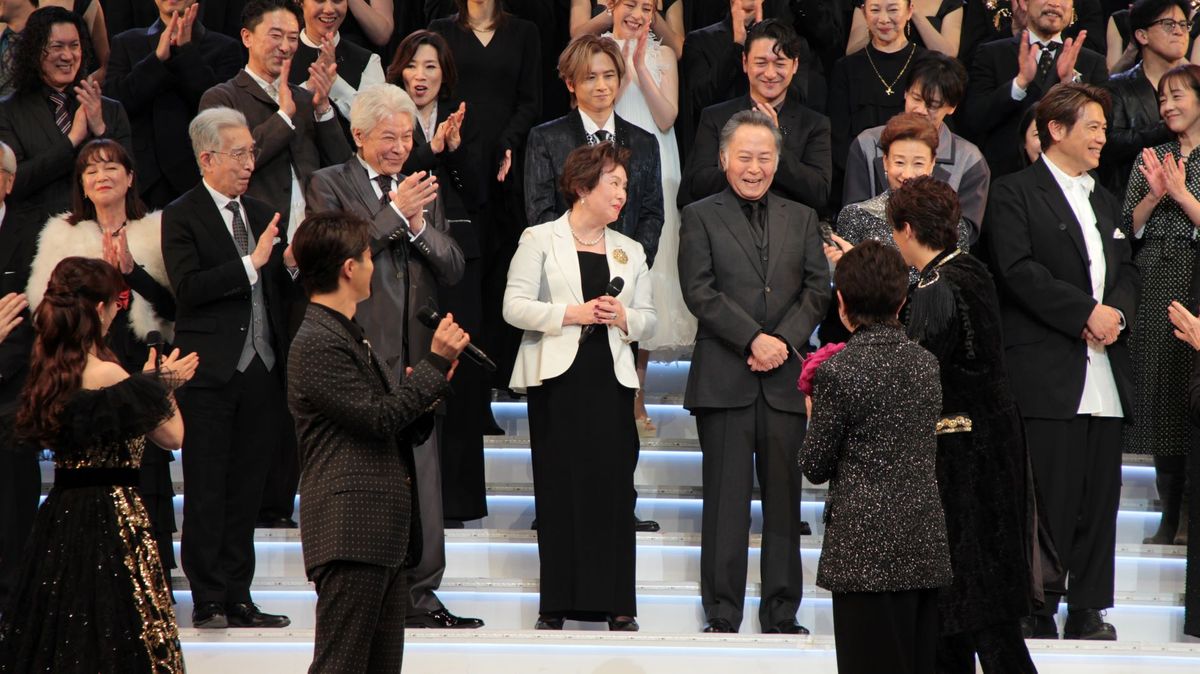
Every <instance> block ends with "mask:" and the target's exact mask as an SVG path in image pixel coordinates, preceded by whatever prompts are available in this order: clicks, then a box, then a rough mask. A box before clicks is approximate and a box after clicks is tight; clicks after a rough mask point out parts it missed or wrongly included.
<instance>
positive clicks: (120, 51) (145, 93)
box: [104, 20, 242, 195]
mask: <svg viewBox="0 0 1200 674" xmlns="http://www.w3.org/2000/svg"><path fill="white" fill-rule="evenodd" d="M162 30H163V24H162V21H161V20H156V21H155V22H154V23H153V24H152V25H151V26H150V27H149V28H134V29H132V30H127V31H125V32H123V33H121V34H120V35H117V36H116V37H114V38H113V39H112V42H111V43H110V44H111V48H112V53H111V54H110V55H109V57H108V74H107V75H106V77H105V79H104V93H105V94H106V95H108V96H111V97H112V98H113V99H115V100H118V101H120V102H121V105H123V106H125V112H126V113H128V115H129V120H130V123H131V124H132V125H133V150H134V158H135V159H136V160H137V171H138V183H139V184H140V185H141V187H142V191H143V193H144V192H145V191H146V190H148V189H149V188H150V187H152V186H153V185H154V183H156V182H158V180H159V179H165V180H166V181H167V184H169V185H170V187H171V193H172V194H174V195H180V194H183V193H184V192H186V191H188V190H189V189H191V188H192V187H193V186H195V185H196V183H198V182H200V171H199V169H197V168H196V157H195V155H193V154H192V143H191V139H190V138H189V137H188V124H190V123H191V121H192V118H193V117H195V116H196V112H197V111H198V110H199V109H200V97H201V96H203V95H204V92H205V91H207V90H208V89H209V88H211V87H214V86H216V85H217V84H219V83H221V82H224V81H225V80H227V79H229V78H231V77H233V76H234V75H236V74H237V71H238V68H239V67H241V60H242V55H241V51H240V50H239V48H238V44H237V43H236V42H234V41H233V39H232V38H230V37H228V36H226V35H222V34H221V33H218V32H216V31H211V30H207V29H205V28H204V26H202V25H200V23H199V22H197V23H196V24H194V25H193V26H192V41H191V42H189V43H188V44H186V45H184V46H183V47H182V48H175V49H172V50H171V57H170V58H168V59H167V60H166V61H159V60H158V57H157V56H155V55H154V50H155V49H156V48H157V47H158V39H159V37H160V36H161V34H162Z"/></svg>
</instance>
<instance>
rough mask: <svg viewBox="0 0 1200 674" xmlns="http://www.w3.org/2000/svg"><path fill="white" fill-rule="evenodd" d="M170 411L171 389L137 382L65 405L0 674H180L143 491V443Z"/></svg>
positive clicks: (0, 630) (0, 644)
mask: <svg viewBox="0 0 1200 674" xmlns="http://www.w3.org/2000/svg"><path fill="white" fill-rule="evenodd" d="M172 410H173V405H172V403H171V401H170V399H169V398H168V397H167V389H166V388H165V387H164V386H163V385H162V384H161V383H159V382H158V381H156V380H155V379H154V378H152V377H149V376H146V375H141V374H135V375H133V376H131V377H130V378H129V379H127V380H125V381H122V382H120V383H118V384H115V385H113V386H109V387H106V388H103V389H99V390H86V391H85V390H80V391H77V392H76V393H74V394H73V395H72V396H71V397H70V399H69V400H68V402H67V405H66V407H65V408H64V410H63V411H62V412H61V413H60V415H59V419H60V424H61V430H60V432H59V433H58V437H57V439H56V440H54V441H53V442H52V443H51V449H53V451H54V463H55V478H54V488H53V489H51V490H50V494H49V496H47V497H46V502H45V503H44V504H43V505H42V507H41V509H40V510H38V514H37V520H36V522H35V523H34V527H33V533H32V535H31V536H30V541H29V544H28V546H27V547H26V552H25V558H24V560H23V567H22V570H21V575H20V580H19V582H18V585H17V589H16V591H15V592H14V593H13V596H12V598H11V600H10V603H9V606H8V607H7V609H6V610H5V611H4V618H3V620H2V621H0V671H3V672H34V671H38V672H55V673H56V674H62V673H78V674H97V673H98V672H103V673H104V674H109V673H111V674H126V673H129V672H155V673H156V674H157V673H173V672H182V671H183V655H182V652H181V650H180V645H179V628H178V626H177V624H176V622H175V611H174V609H173V608H172V606H171V596H170V589H169V588H168V587H167V583H166V577H165V576H164V575H163V569H162V563H161V561H160V560H159V557H158V546H157V545H156V544H155V541H154V533H153V530H152V528H151V526H150V519H149V517H148V516H147V513H146V510H145V508H143V507H142V499H141V497H140V496H139V495H138V489H137V486H136V485H137V483H138V479H139V478H138V466H139V465H140V464H141V461H142V452H143V450H144V449H146V448H147V443H146V439H145V434H146V433H148V432H149V431H151V430H153V429H154V428H155V427H157V426H158V425H159V424H160V423H162V422H163V421H164V420H166V419H168V418H169V417H170V416H171V414H172ZM149 449H150V450H151V451H161V450H159V449H157V448H155V447H154V446H153V445H150V447H149Z"/></svg>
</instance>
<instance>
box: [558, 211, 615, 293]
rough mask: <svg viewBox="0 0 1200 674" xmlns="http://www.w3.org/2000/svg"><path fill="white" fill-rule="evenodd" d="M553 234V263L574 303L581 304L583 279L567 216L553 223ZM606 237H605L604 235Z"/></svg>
mask: <svg viewBox="0 0 1200 674" xmlns="http://www.w3.org/2000/svg"><path fill="white" fill-rule="evenodd" d="M552 229H553V232H554V261H555V262H557V263H558V268H559V270H560V271H562V275H563V277H564V278H566V279H567V287H568V288H569V289H570V290H571V294H572V295H573V296H574V297H575V301H577V302H579V303H580V304H583V279H582V278H581V275H580V273H579V255H578V253H576V251H575V243H574V240H573V239H572V237H571V225H570V223H568V222H567V216H565V215H564V216H562V217H561V218H559V219H558V220H556V221H555V223H554V226H553V228H552ZM606 236H607V235H606Z"/></svg>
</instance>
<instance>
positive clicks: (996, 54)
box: [956, 0, 1108, 176]
mask: <svg viewBox="0 0 1200 674" xmlns="http://www.w3.org/2000/svg"><path fill="white" fill-rule="evenodd" d="M1073 11H1074V0H1029V2H1028V12H1027V19H1026V24H1025V25H1026V29H1025V31H1023V32H1022V33H1021V34H1019V35H1017V36H1015V37H1011V38H1006V39H1002V40H996V41H994V42H989V43H987V44H984V45H982V46H980V47H979V49H978V50H977V51H976V53H975V56H974V59H973V60H972V62H971V71H970V77H968V79H967V94H966V97H964V99H963V105H962V115H960V116H959V117H958V118H956V119H959V120H960V121H961V122H962V126H963V129H962V130H963V132H964V134H965V135H966V136H967V138H969V139H971V140H973V141H974V142H975V144H976V145H978V146H979V148H980V149H981V150H983V156H984V158H986V159H987V162H988V166H989V167H990V168H991V169H992V175H994V176H1002V175H1007V174H1009V173H1012V172H1013V171H1016V170H1018V169H1020V168H1021V154H1020V153H1021V140H1022V139H1021V138H1020V128H1019V127H1020V122H1021V116H1022V115H1023V114H1024V113H1025V111H1026V110H1028V109H1029V108H1030V107H1032V106H1033V105H1034V104H1035V103H1037V102H1038V101H1039V100H1041V98H1042V96H1043V95H1044V94H1045V93H1046V92H1047V91H1049V90H1050V87H1052V86H1054V85H1055V84H1057V83H1059V82H1087V83H1089V84H1101V83H1103V82H1104V81H1105V80H1107V79H1108V70H1107V68H1106V66H1105V65H1104V57H1103V56H1101V55H1100V54H1097V53H1096V52H1094V51H1092V50H1090V49H1087V48H1085V47H1084V46H1083V40H1084V39H1085V37H1086V36H1085V34H1083V33H1081V34H1080V35H1078V36H1077V37H1075V38H1073V39H1072V38H1067V39H1066V40H1065V41H1064V40H1063V38H1062V32H1063V30H1064V29H1065V28H1066V27H1067V24H1068V23H1069V22H1070V21H1071V16H1072V12H1073Z"/></svg>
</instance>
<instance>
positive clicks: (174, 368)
mask: <svg viewBox="0 0 1200 674" xmlns="http://www.w3.org/2000/svg"><path fill="white" fill-rule="evenodd" d="M155 363H158V371H159V372H160V373H162V374H163V375H164V378H165V379H166V380H167V381H168V382H170V385H171V388H172V389H176V388H179V387H180V386H181V385H183V384H184V383H185V382H187V381H189V380H190V379H191V378H192V376H193V375H195V374H196V368H197V367H199V365H200V354H198V353H196V352H194V351H193V352H192V353H189V354H188V355H186V356H182V357H181V356H180V355H179V349H175V350H174V351H172V352H171V355H169V356H167V357H166V358H163V359H162V360H161V361H159V358H158V349H156V348H154V347H150V354H149V356H148V357H147V358H146V364H145V365H144V366H143V367H142V372H145V373H150V372H154V370H155Z"/></svg>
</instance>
